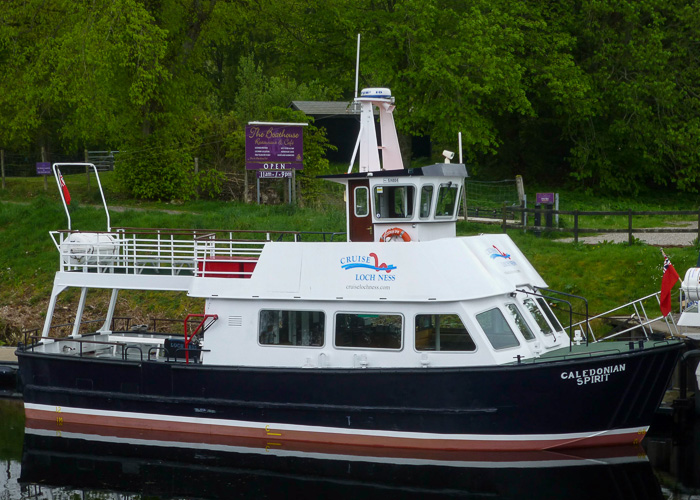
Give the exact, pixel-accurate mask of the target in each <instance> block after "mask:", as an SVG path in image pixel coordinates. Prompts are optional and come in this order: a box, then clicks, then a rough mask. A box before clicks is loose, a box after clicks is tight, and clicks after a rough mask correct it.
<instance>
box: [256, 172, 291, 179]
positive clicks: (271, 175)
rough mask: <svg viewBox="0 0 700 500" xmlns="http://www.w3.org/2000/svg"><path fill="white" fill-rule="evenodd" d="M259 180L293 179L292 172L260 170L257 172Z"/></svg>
mask: <svg viewBox="0 0 700 500" xmlns="http://www.w3.org/2000/svg"><path fill="white" fill-rule="evenodd" d="M255 174H256V177H257V178H258V179H291V178H292V171H291V170H258V171H257V172H255Z"/></svg>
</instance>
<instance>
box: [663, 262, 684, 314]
mask: <svg viewBox="0 0 700 500" xmlns="http://www.w3.org/2000/svg"><path fill="white" fill-rule="evenodd" d="M679 279H680V276H678V273H677V272H676V270H675V269H674V267H673V264H671V261H670V260H669V259H668V256H666V255H665V254H664V275H663V278H661V295H660V296H659V301H660V306H661V314H663V315H664V317H666V316H668V313H670V312H671V289H672V288H673V285H675V284H676V281H678V280H679Z"/></svg>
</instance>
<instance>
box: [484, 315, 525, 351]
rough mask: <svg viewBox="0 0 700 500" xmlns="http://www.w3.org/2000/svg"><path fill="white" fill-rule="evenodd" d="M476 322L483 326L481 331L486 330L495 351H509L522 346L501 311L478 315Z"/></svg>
mask: <svg viewBox="0 0 700 500" xmlns="http://www.w3.org/2000/svg"><path fill="white" fill-rule="evenodd" d="M476 320H477V321H478V322H479V325H481V329H482V330H484V333H485V334H486V337H487V338H488V339H489V342H491V345H492V346H493V348H494V349H496V350H499V349H507V348H508V347H517V346H519V345H520V342H518V339H517V337H516V336H515V334H514V333H513V330H511V329H510V326H509V325H508V322H507V321H506V318H505V317H504V316H503V313H502V312H501V310H500V309H498V308H496V309H491V310H489V311H486V312H482V313H481V314H477V315H476Z"/></svg>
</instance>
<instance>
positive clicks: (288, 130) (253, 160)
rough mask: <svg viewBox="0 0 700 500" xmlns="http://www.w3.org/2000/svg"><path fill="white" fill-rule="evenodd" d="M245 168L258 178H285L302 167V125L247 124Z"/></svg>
mask: <svg viewBox="0 0 700 500" xmlns="http://www.w3.org/2000/svg"><path fill="white" fill-rule="evenodd" d="M245 168H246V170H257V171H258V174H259V175H258V177H259V178H269V177H286V176H287V175H288V174H284V173H282V172H287V171H288V172H291V171H292V170H301V169H302V168H304V136H303V132H302V125H294V124H287V123H284V124H256V123H251V124H248V125H247V126H246V128H245Z"/></svg>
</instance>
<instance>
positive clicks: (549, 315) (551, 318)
mask: <svg viewBox="0 0 700 500" xmlns="http://www.w3.org/2000/svg"><path fill="white" fill-rule="evenodd" d="M537 303H538V304H539V305H540V307H541V308H542V310H543V311H544V314H545V315H546V316H547V318H549V323H550V324H551V325H552V326H553V327H554V329H555V330H556V331H557V332H563V331H564V328H563V327H562V326H561V323H559V320H558V319H557V317H556V316H555V315H554V313H553V312H552V310H551V309H550V308H549V306H548V305H547V301H546V300H544V299H543V298H542V297H540V298H538V299H537Z"/></svg>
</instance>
